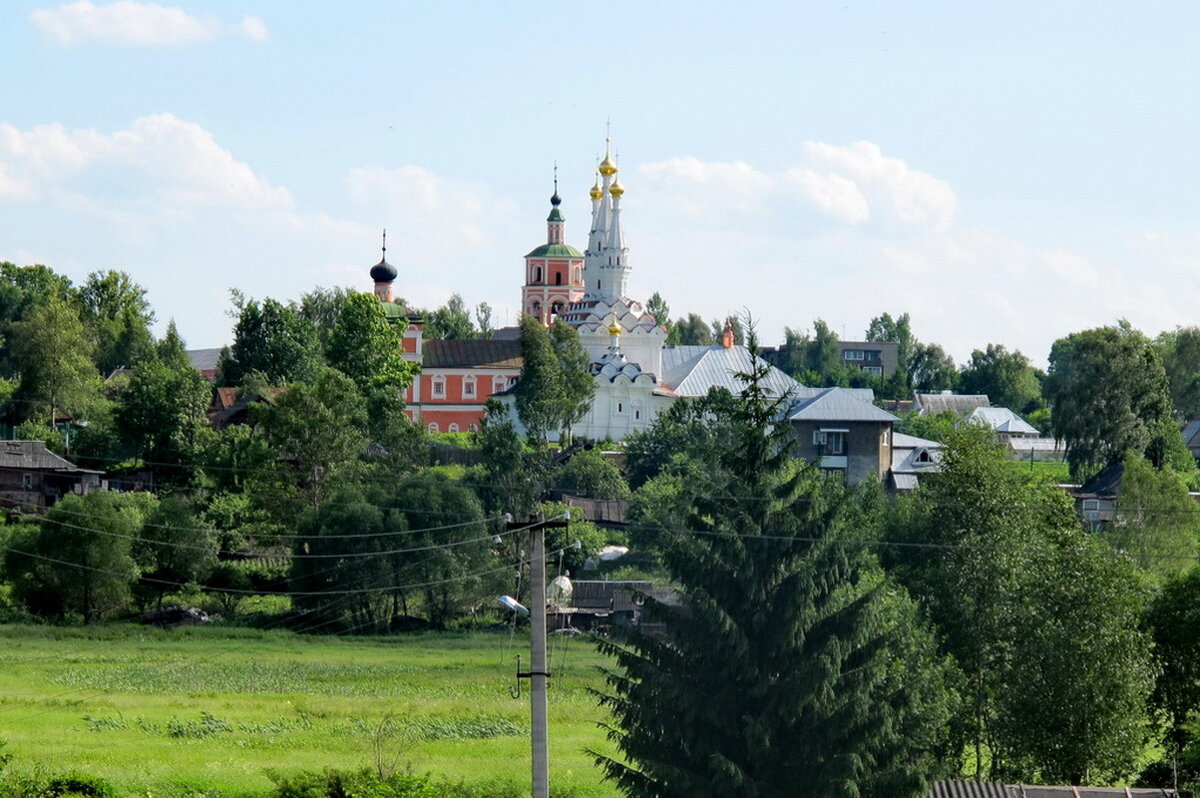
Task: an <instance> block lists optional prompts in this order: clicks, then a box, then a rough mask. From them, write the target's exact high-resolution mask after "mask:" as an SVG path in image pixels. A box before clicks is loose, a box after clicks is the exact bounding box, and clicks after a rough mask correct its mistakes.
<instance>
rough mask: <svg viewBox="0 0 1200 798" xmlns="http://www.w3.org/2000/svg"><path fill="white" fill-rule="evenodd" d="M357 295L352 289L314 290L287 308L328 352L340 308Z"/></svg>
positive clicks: (336, 287) (301, 296) (302, 295)
mask: <svg viewBox="0 0 1200 798" xmlns="http://www.w3.org/2000/svg"><path fill="white" fill-rule="evenodd" d="M357 293H358V292H357V291H355V290H354V289H353V288H342V287H338V286H335V287H333V288H314V289H313V290H311V291H308V292H306V293H304V294H301V295H300V301H299V302H291V303H289V305H288V307H289V308H291V311H292V312H293V313H295V314H296V315H297V316H299V317H300V318H301V319H304V320H305V321H307V322H308V323H309V324H311V325H312V326H313V329H314V330H316V333H317V340H318V341H319V342H320V344H321V349H322V350H323V351H326V352H328V350H329V338H330V336H331V335H332V334H333V329H334V327H336V326H337V321H338V317H339V316H340V315H341V312H342V307H343V306H344V305H345V304H346V300H348V299H349V298H350V297H352V296H355V295H356V294H357ZM376 301H378V300H376Z"/></svg>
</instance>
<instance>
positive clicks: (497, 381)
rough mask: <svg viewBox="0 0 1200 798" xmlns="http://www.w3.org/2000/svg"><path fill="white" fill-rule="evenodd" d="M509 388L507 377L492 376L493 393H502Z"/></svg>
mask: <svg viewBox="0 0 1200 798" xmlns="http://www.w3.org/2000/svg"><path fill="white" fill-rule="evenodd" d="M507 388H508V378H507V377H500V376H497V377H492V393H502V392H503V391H504V390H505V389H507Z"/></svg>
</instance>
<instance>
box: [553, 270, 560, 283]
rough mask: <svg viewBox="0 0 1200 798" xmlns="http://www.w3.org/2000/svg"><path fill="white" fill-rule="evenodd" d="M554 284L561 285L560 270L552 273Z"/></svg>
mask: <svg viewBox="0 0 1200 798" xmlns="http://www.w3.org/2000/svg"><path fill="white" fill-rule="evenodd" d="M554 284H555V285H562V272H555V273H554Z"/></svg>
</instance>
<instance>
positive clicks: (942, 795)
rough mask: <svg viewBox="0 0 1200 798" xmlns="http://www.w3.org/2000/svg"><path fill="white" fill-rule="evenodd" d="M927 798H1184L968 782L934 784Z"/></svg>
mask: <svg viewBox="0 0 1200 798" xmlns="http://www.w3.org/2000/svg"><path fill="white" fill-rule="evenodd" d="M928 798H1184V793H1181V792H1178V791H1176V790H1173V789H1168V788H1165V787H1045V786H1034V785H1029V784H1001V783H999V782H980V781H965V780H957V779H956V780H946V781H939V782H935V783H934V785H933V788H932V789H931V790H930V791H929V796H928Z"/></svg>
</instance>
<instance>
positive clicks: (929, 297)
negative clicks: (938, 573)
mask: <svg viewBox="0 0 1200 798" xmlns="http://www.w3.org/2000/svg"><path fill="white" fill-rule="evenodd" d="M0 74H2V75H3V77H4V79H3V80H0V260H8V261H12V262H15V263H18V264H20V265H28V264H33V263H42V264H45V265H47V266H50V267H51V268H53V269H55V270H56V271H58V272H60V273H63V274H66V275H67V276H69V277H70V278H71V279H72V280H74V281H76V282H81V281H83V280H84V279H86V277H87V275H88V273H90V272H93V271H97V270H106V269H120V270H124V271H126V272H128V273H129V274H130V275H131V276H132V277H133V278H134V279H135V280H136V281H137V282H139V283H140V284H141V285H143V286H144V287H145V288H146V289H147V291H148V298H149V300H150V301H151V303H152V305H153V306H154V308H155V310H156V312H157V315H158V322H157V325H156V330H157V331H158V332H160V333H161V331H162V330H163V329H164V328H165V325H166V322H167V321H168V320H169V319H174V320H175V321H176V323H177V325H178V327H179V330H180V332H181V334H182V335H183V336H184V338H185V339H186V341H187V343H188V345H189V346H191V347H193V348H199V347H209V346H220V345H222V344H225V343H228V342H229V340H230V338H231V325H232V320H231V319H230V317H229V309H230V307H231V305H230V302H229V290H230V289H231V288H237V289H240V290H241V291H242V292H244V293H245V294H246V295H248V296H251V297H257V298H262V297H266V296H271V297H274V298H276V299H280V300H287V299H294V298H297V297H299V296H300V295H301V294H303V293H304V292H306V291H309V290H312V289H313V288H315V287H317V286H325V287H329V286H350V287H354V288H357V289H359V290H363V291H369V290H370V289H371V283H370V279H369V277H368V276H367V271H368V269H369V268H370V266H371V265H372V264H374V263H375V262H377V261H378V260H379V245H380V231H381V230H382V229H383V228H384V227H386V228H387V230H388V253H387V255H388V261H389V262H391V263H392V264H394V265H395V266H396V267H397V268H398V269H399V273H400V275H399V277H398V279H397V281H396V285H395V288H396V292H397V294H399V295H400V296H403V297H405V298H406V299H408V300H409V301H410V302H412V303H413V304H415V305H417V306H422V307H436V306H437V305H440V304H441V303H443V302H444V301H445V300H446V299H447V298H448V297H449V296H450V295H451V294H452V293H454V292H458V293H460V294H461V295H462V296H463V298H464V299H465V301H466V302H467V303H468V304H469V305H475V304H476V303H478V302H487V303H489V304H490V305H491V306H492V307H493V308H494V317H495V319H496V320H497V321H498V322H499V323H501V324H504V323H515V321H516V314H517V313H518V310H519V303H520V285H521V282H522V275H523V260H522V257H523V255H524V254H525V253H526V252H527V251H529V250H530V249H532V248H533V247H535V246H537V245H538V244H540V243H543V242H544V241H545V233H546V231H545V217H546V214H547V212H548V211H549V203H548V198H549V195H550V194H551V193H552V190H553V182H552V181H553V169H554V165H555V164H556V163H557V165H558V177H559V193H560V194H561V195H562V196H563V200H564V201H563V211H564V213H565V215H566V217H567V240H568V241H569V242H570V243H573V244H574V245H575V246H576V247H578V248H580V249H583V247H584V244H585V243H586V239H587V232H588V221H589V218H588V217H589V209H590V204H589V201H588V197H587V191H588V189H589V188H590V186H591V185H592V179H593V174H594V169H595V165H596V160H597V156H599V155H602V154H603V151H604V146H605V141H604V140H605V135H606V132H607V131H611V139H612V148H613V153H614V154H615V155H616V156H617V157H618V162H619V165H620V178H621V182H622V184H624V186H625V187H626V194H625V196H624V198H623V201H622V206H623V213H622V219H623V222H624V229H625V238H626V242H627V244H628V246H629V247H630V261H631V263H632V265H633V273H632V276H631V279H630V286H629V289H630V290H629V293H630V296H631V297H633V298H636V299H642V300H645V299H646V298H648V297H649V295H650V294H651V293H652V292H654V291H658V292H660V293H661V294H662V295H663V297H664V298H665V299H666V301H667V302H668V304H669V305H670V307H671V311H672V315H674V316H679V315H684V314H687V313H691V312H695V313H699V314H701V315H702V316H704V317H705V318H715V317H718V316H721V317H723V316H725V315H727V314H730V313H738V312H749V313H750V314H751V315H752V316H753V318H754V319H755V320H756V322H757V324H758V329H759V333H760V337H761V338H762V340H763V343H765V344H768V345H770V344H776V343H778V342H780V341H781V340H782V336H783V330H784V328H785V327H791V328H793V329H797V330H805V329H810V328H811V326H812V323H813V321H814V320H815V319H818V318H819V319H823V320H824V321H826V322H827V323H828V324H829V325H830V327H832V328H833V329H834V330H835V331H837V332H839V333H840V334H842V335H843V337H844V338H846V339H851V340H853V339H859V338H861V337H862V335H863V332H864V330H865V328H866V326H867V324H868V323H869V322H870V320H871V319H872V318H873V317H875V316H877V315H879V314H881V313H884V312H888V313H891V314H892V315H893V316H895V315H898V314H900V313H904V312H908V313H910V314H911V316H912V320H913V329H914V332H915V333H916V335H917V337H918V338H920V339H921V340H923V341H933V342H937V343H940V344H941V345H942V346H943V347H945V348H946V350H947V351H948V352H949V353H950V354H951V355H953V356H954V358H955V359H956V360H957V361H958V362H959V363H962V362H963V361H965V360H966V359H967V358H968V357H969V355H970V353H971V351H972V350H973V349H976V348H983V347H984V346H985V345H986V344H988V343H1002V344H1005V345H1006V346H1008V347H1009V348H1010V349H1020V350H1021V351H1022V352H1024V353H1025V354H1026V355H1028V356H1029V357H1030V358H1031V359H1032V360H1033V361H1034V362H1035V363H1038V364H1044V363H1045V359H1046V356H1047V354H1048V353H1049V349H1050V346H1051V344H1052V343H1053V341H1054V340H1055V339H1056V338H1059V337H1061V336H1063V335H1066V334H1068V333H1070V332H1072V331H1076V330H1082V329H1086V328H1089V327H1095V326H1100V325H1104V324H1111V323H1113V322H1115V321H1116V320H1117V319H1121V318H1125V319H1128V320H1129V321H1130V322H1132V323H1133V324H1134V325H1135V326H1137V327H1139V328H1141V329H1142V330H1144V331H1145V332H1147V333H1148V334H1150V335H1155V334H1157V333H1158V332H1160V331H1163V330H1170V329H1173V328H1174V327H1175V326H1177V325H1192V324H1198V323H1200V279H1197V278H1200V157H1198V156H1197V147H1198V142H1200V100H1198V99H1197V98H1200V86H1198V85H1197V84H1198V82H1200V4H1197V3H1193V2H1183V1H1182V0H1181V1H1180V2H1172V3H1167V2H1153V0H1150V1H1149V2H1139V3H1128V2H1100V1H1098V0H1093V1H1092V2H1068V1H1066V0H1063V1H1061V2H1052V3H1046V2H1044V0H1039V2H1020V1H1019V0H1013V1H1012V2H1006V3H982V2H978V3H977V2H966V3H964V2H961V0H946V1H945V2H924V1H922V0H912V1H911V2H906V3H895V2H891V1H881V2H854V1H853V0H847V1H845V2H817V1H812V2H795V1H794V0H793V2H779V3H755V2H739V3H732V2H723V3H713V2H704V0H693V1H692V2H688V3H676V2H655V3H646V2H610V3H603V2H601V3H586V4H584V3H564V2H538V1H537V0H530V1H529V2H524V3H497V2H439V3H430V2H397V1H396V0H380V1H379V2H375V1H373V0H356V1H355V2H352V3H347V2H322V1H320V0H310V1H309V2H304V3H296V2H294V1H286V0H279V1H278V2H268V1H266V0H262V1H259V0H244V1H243V2H221V1H220V0H205V1H204V2H191V1H189V2H177V3H173V2H171V1H170V0H165V1H164V2H163V3H148V2H135V0H118V1H117V2H107V1H106V0H79V1H78V2H68V3H56V2H44V1H41V2H39V1H35V2H23V1H22V0H12V1H10V2H6V3H4V4H2V5H0Z"/></svg>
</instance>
